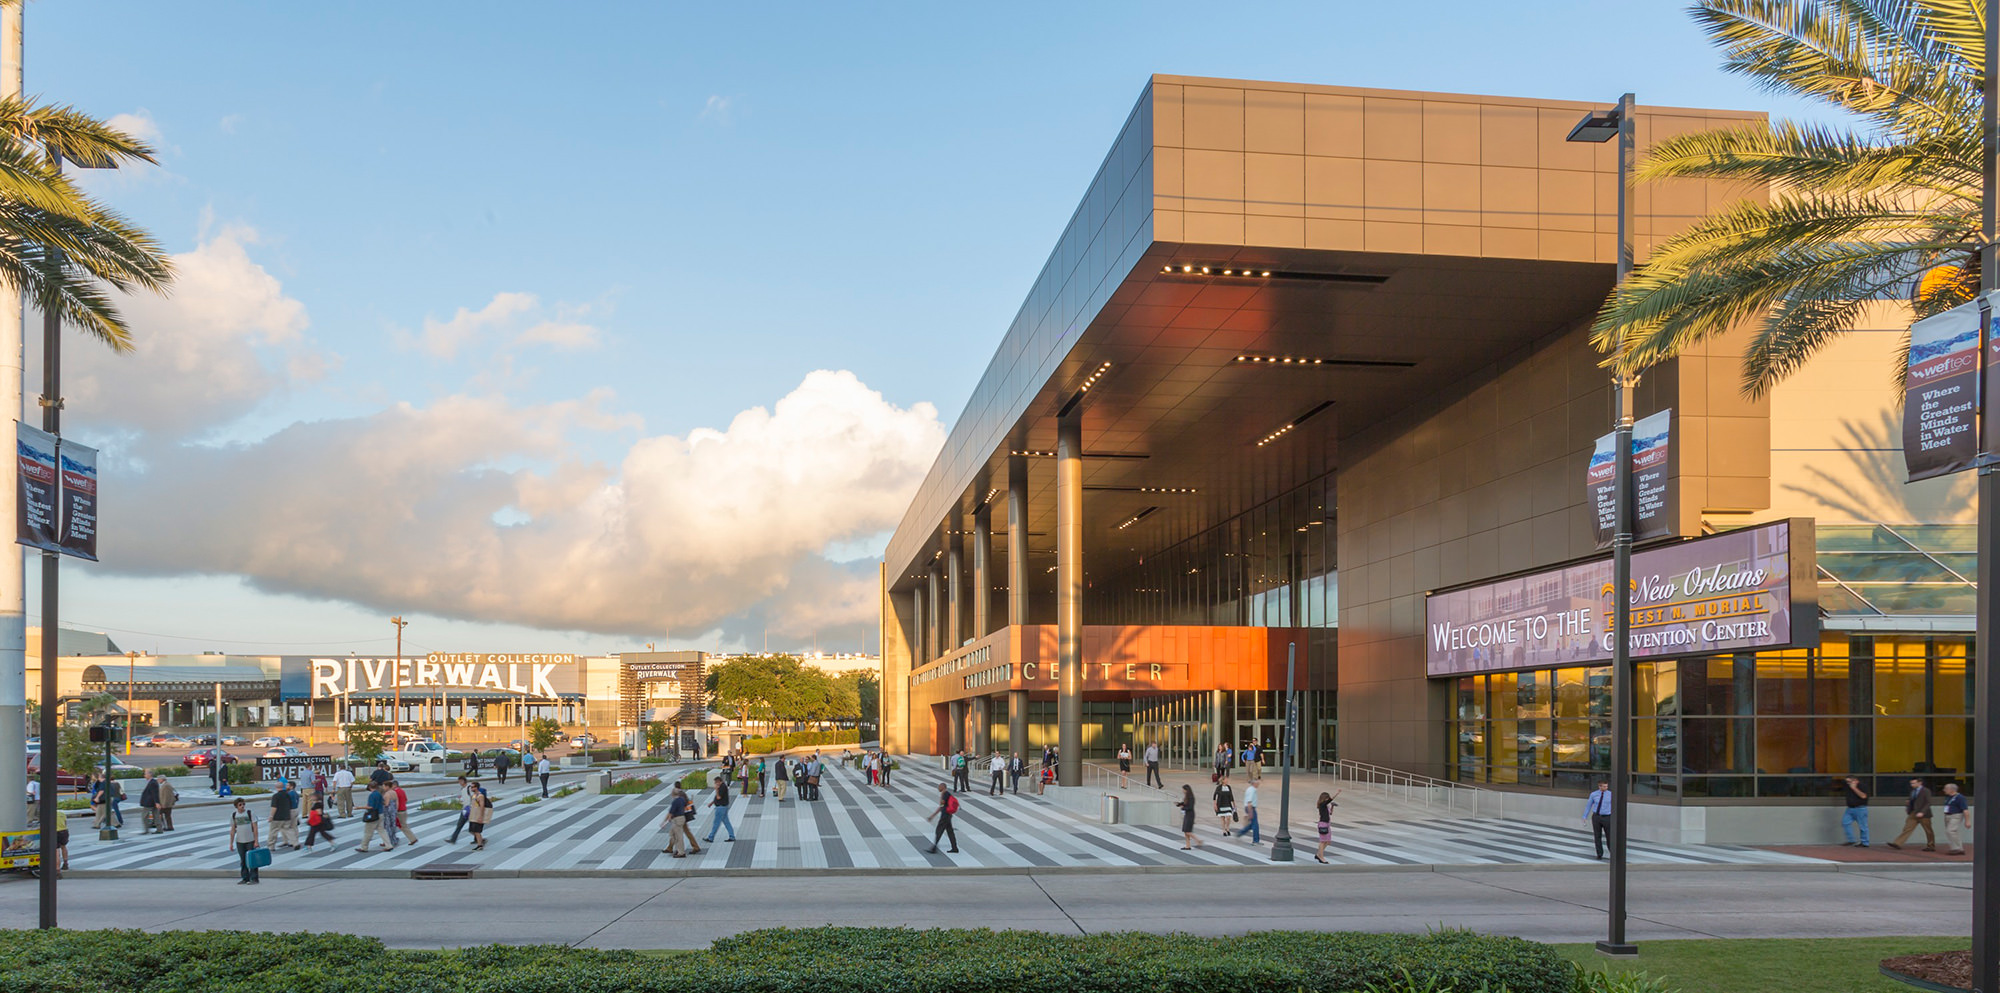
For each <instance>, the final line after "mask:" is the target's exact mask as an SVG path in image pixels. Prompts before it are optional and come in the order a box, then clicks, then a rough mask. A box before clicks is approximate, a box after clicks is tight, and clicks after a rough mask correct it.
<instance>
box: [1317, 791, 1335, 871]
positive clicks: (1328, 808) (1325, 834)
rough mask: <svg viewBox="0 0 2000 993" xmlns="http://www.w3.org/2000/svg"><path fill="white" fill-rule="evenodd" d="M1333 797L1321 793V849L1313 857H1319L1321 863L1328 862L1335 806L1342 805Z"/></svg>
mask: <svg viewBox="0 0 2000 993" xmlns="http://www.w3.org/2000/svg"><path fill="white" fill-rule="evenodd" d="M1333 799H1334V798H1333V795H1329V794H1326V793H1321V794H1320V795H1319V851H1318V852H1317V853H1315V854H1314V855H1313V858H1315V859H1318V860H1319V864H1321V865H1325V864H1327V862H1326V846H1327V845H1330V844H1332V843H1333V808H1335V807H1338V806H1340V805H1339V804H1337V803H1334V802H1333Z"/></svg>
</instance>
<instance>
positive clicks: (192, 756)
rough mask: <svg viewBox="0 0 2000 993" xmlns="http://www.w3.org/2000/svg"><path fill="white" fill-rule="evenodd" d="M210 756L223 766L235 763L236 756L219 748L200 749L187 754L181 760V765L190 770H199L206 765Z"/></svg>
mask: <svg viewBox="0 0 2000 993" xmlns="http://www.w3.org/2000/svg"><path fill="white" fill-rule="evenodd" d="M210 756H214V757H216V758H217V759H219V760H221V762H222V764H223V765H229V764H231V763H233V762H235V761H236V756H234V755H231V754H229V753H228V752H225V751H223V750H222V749H220V748H201V749H197V750H195V751H192V752H189V753H187V756H186V757H184V758H182V759H181V764H182V765H184V766H187V767H188V768H190V769H200V768H203V767H204V766H207V765H208V760H209V757H210Z"/></svg>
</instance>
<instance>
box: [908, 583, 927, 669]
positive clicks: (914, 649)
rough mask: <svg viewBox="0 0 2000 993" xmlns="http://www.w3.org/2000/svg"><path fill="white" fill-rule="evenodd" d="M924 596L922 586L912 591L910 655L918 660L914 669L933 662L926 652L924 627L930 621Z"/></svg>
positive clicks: (913, 666)
mask: <svg viewBox="0 0 2000 993" xmlns="http://www.w3.org/2000/svg"><path fill="white" fill-rule="evenodd" d="M924 595H925V590H924V588H923V587H921V586H919V587H917V588H916V589H914V590H911V591H910V654H911V655H912V656H915V658H916V662H915V664H913V665H912V666H911V668H913V669H914V668H917V667H919V666H922V665H923V664H924V663H926V662H929V661H930V660H931V657H930V653H928V652H926V651H924V631H925V630H926V628H925V626H924V625H925V622H926V621H928V620H929V617H928V615H926V614H925V613H924Z"/></svg>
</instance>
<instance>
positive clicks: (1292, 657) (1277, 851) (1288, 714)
mask: <svg viewBox="0 0 2000 993" xmlns="http://www.w3.org/2000/svg"><path fill="white" fill-rule="evenodd" d="M1298 659H1299V643H1298V642H1296V641H1294V642H1292V643H1291V644H1288V645H1286V646H1285V740H1283V741H1281V742H1279V743H1278V764H1279V765H1281V766H1283V767H1284V768H1282V769H1281V770H1279V772H1278V775H1279V776H1280V777H1281V785H1280V786H1279V787H1278V836H1277V837H1276V838H1273V839H1271V861H1273V862H1290V861H1291V860H1292V827H1291V824H1292V755H1293V754H1294V753H1295V752H1296V751H1297V749H1298V745H1296V744H1295V743H1294V742H1295V740H1296V739H1297V737H1298V730H1299V694H1298V691H1296V690H1294V689H1292V675H1293V673H1294V671H1296V669H1297V667H1298Z"/></svg>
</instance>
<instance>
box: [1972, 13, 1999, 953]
mask: <svg viewBox="0 0 2000 993" xmlns="http://www.w3.org/2000/svg"><path fill="white" fill-rule="evenodd" d="M1982 6H1983V7H1984V8H1985V12H1986V72H1985V79H1984V81H1983V82H1982V84H1981V92H1982V93H1983V94H1984V99H1983V101H1982V104H1981V109H1980V112H1979V131H1980V152H1979V162H1980V188H1979V201H1980V206H1979V245H1980V250H1979V296H1978V298H1977V299H1979V300H1985V299H1986V295H1987V294H1989V293H1991V292H1993V291H1994V290H1995V289H1996V288H2000V245H1995V244H1994V241H1995V239H1996V237H2000V202H1996V200H1995V197H1996V195H2000V78H1996V77H1995V76H1994V73H1995V72H1996V71H2000V51H1995V48H1996V47H2000V22H1996V21H1995V20H1994V18H1995V17H2000V0H1986V2H1985V3H1984V4H1982ZM1980 323H1982V324H1985V325H1987V326H1985V327H1982V328H1980V329H1979V331H1980V344H1981V346H1982V347H1981V348H1980V357H1981V359H1982V360H1983V361H1986V362H1991V361H1992V356H1993V347H1994V346H1993V343H1992V341H1991V337H1992V335H1993V328H1992V326H1991V320H1990V318H1989V316H1988V315H1987V314H1986V313H1985V312H1983V311H1982V312H1981V314H1980ZM1982 371H1983V370H1982ZM1980 378H1981V379H1982V380H1984V379H1985V378H1986V377H1985V376H1983V375H1982V376H1981V377H1980ZM1983 385H1984V384H1983V383H1982V386H1983ZM1983 403H1984V405H1985V407H1986V409H1985V411H1984V412H1983V413H1982V414H1981V415H1980V430H1981V431H1983V432H1985V433H1986V437H1985V438H1982V439H1981V441H1982V442H1984V443H1985V444H1983V445H1982V446H1981V447H1982V448H1988V449H1990V447H1991V444H1992V441H1991V439H1992V432H1993V431H1995V430H2000V425H1997V424H1996V422H1995V421H1994V416H1995V415H1994V410H1993V398H1992V397H1985V398H1983ZM1996 472H2000V465H1994V464H1992V463H1991V462H1989V463H1987V464H1985V465H1982V466H1980V467H1979V545H1978V548H1979V604H1978V612H1979V619H1978V622H1977V623H1978V628H1977V634H1976V635H1975V636H1974V638H1973V651H1974V652H1975V653H1976V654H1975V655H1974V658H1973V661H1974V665H1973V672H1974V676H1973V680H1974V683H1973V704H1972V714H1973V717H1972V736H1973V737H1972V749H1973V751H1972V754H1973V759H1972V761H1973V762H1974V763H1975V765H1974V766H1973V768H1975V769H1978V770H1980V771H1981V772H1982V773H1984V775H1982V776H1981V777H1980V779H1979V788H1978V791H1977V792H1978V793H1979V794H1980V795H1979V798H1978V799H1979V801H1980V802H1981V803H1982V804H1983V803H1984V802H1985V801H1986V800H1990V799H1993V798H1994V797H1996V796H2000V789H1995V788H1994V786H1993V784H1992V783H1990V782H1989V781H1988V780H1989V779H1991V778H1992V770H1993V768H1994V767H1993V765H1992V762H1993V761H1994V757H1995V755H1996V754H2000V729H1996V728H1995V727H1994V726H1993V722H1994V721H1996V720H2000V674H1996V673H1995V672H1994V671H1993V666H1994V665H1995V664H1996V662H2000V659H1996V657H1995V655H1994V651H1993V639H1994V638H1995V637H1996V636H2000V632H1996V630H1995V626H1994V622H1995V621H1996V620H2000V617H1996V616H1995V614H1994V611H1995V610H2000V561H1996V560H1995V557H1996V556H2000V475H1995V473H1996ZM1996 819H2000V803H1996V804H1994V806H1993V807H1991V808H1986V812H1985V813H1982V814H1980V815H1979V816H1978V817H1977V818H1975V819H1974V821H1973V824H1972V988H1973V990H1975V991H1976V993H2000V906H1995V903H1996V901H2000V851H1996V850H1995V849H1996V847H2000V820H1996Z"/></svg>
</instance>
